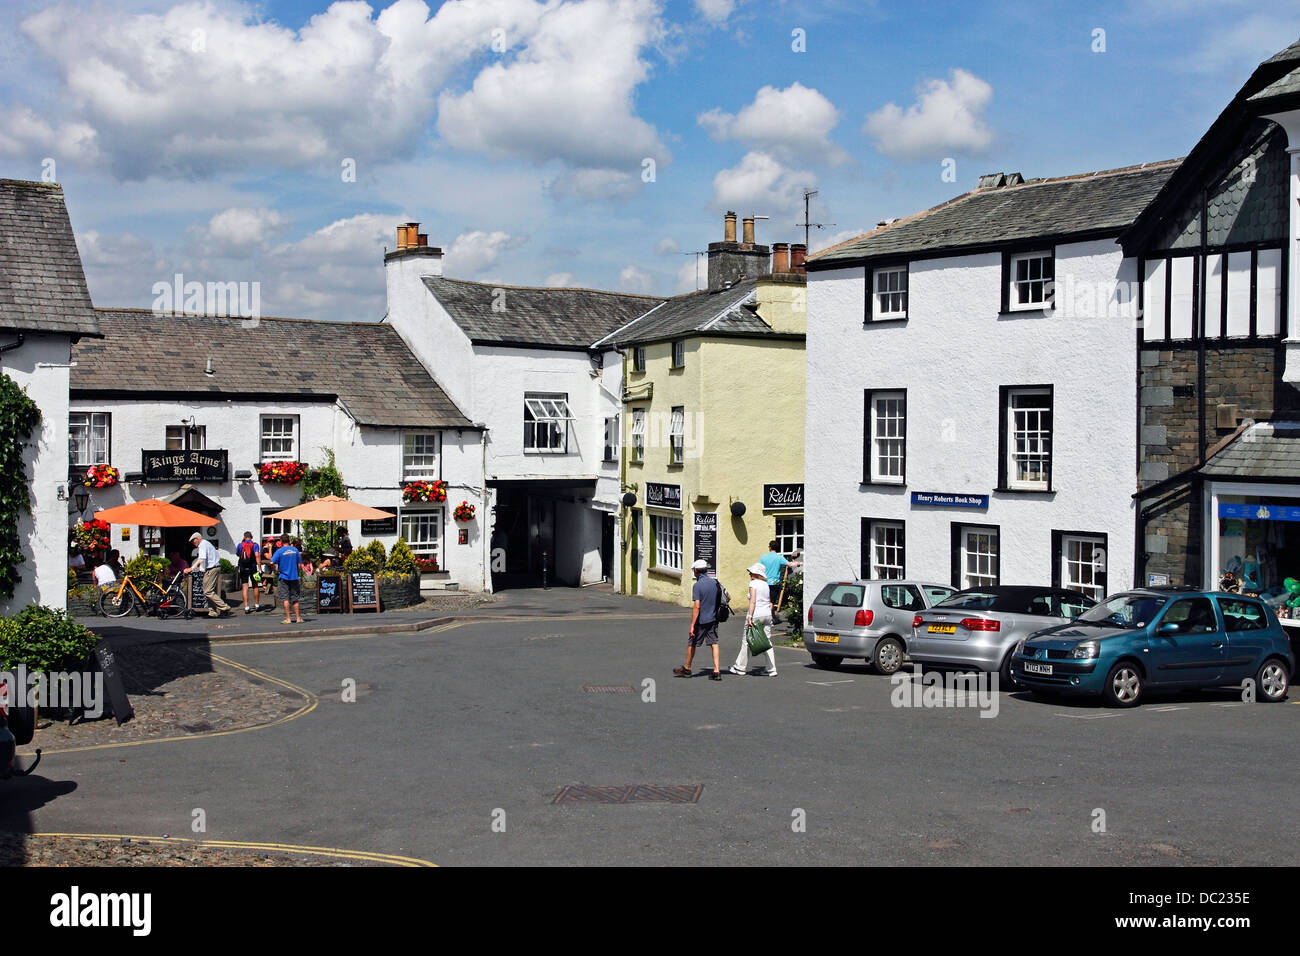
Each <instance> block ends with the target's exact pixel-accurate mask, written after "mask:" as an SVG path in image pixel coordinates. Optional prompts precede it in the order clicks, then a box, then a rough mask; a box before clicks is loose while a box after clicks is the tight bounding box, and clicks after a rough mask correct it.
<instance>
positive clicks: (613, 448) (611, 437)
mask: <svg viewBox="0 0 1300 956" xmlns="http://www.w3.org/2000/svg"><path fill="white" fill-rule="evenodd" d="M603 460H604V461H618V416H617V415H615V416H614V417H613V418H607V419H605V457H604V459H603Z"/></svg>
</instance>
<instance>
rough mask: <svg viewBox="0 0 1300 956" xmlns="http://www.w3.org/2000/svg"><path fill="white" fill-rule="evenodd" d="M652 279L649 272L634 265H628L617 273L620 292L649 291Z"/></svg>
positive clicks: (652, 282)
mask: <svg viewBox="0 0 1300 956" xmlns="http://www.w3.org/2000/svg"><path fill="white" fill-rule="evenodd" d="M653 284H654V280H653V279H651V277H650V273H648V272H643V271H642V270H640V269H638V268H637V267H636V266H632V265H629V266H628V267H627V268H625V269H624V270H623V271H622V272H620V273H619V274H618V288H619V291H620V292H640V293H647V294H648V293H649V292H650V289H651V287H652V286H653Z"/></svg>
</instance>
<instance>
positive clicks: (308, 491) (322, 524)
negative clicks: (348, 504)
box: [301, 448, 348, 561]
mask: <svg viewBox="0 0 1300 956" xmlns="http://www.w3.org/2000/svg"><path fill="white" fill-rule="evenodd" d="M326 495H338V496H339V497H340V498H346V497H347V496H348V489H347V485H346V484H344V482H343V475H342V474H340V472H339V469H338V465H337V464H336V462H335V460H334V449H333V448H326V449H325V463H324V464H323V465H321V466H320V467H319V468H312V469H310V470H309V471H308V472H307V476H306V477H305V478H303V480H302V499H301V500H302V501H314V500H315V499H317V498H324V497H325V496H326ZM332 528H333V526H332V525H331V524H330V523H329V522H327V521H304V522H303V523H302V546H303V550H304V551H306V552H307V556H308V557H309V558H311V559H312V561H319V560H320V556H321V553H322V552H323V551H324V550H325V549H326V548H328V547H329V546H330V545H331V544H332V543H333V536H332Z"/></svg>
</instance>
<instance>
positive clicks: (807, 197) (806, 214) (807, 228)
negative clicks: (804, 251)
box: [795, 189, 839, 247]
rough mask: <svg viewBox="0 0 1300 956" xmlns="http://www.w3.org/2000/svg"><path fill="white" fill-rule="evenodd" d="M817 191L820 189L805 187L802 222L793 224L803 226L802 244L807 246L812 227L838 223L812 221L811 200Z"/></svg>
mask: <svg viewBox="0 0 1300 956" xmlns="http://www.w3.org/2000/svg"><path fill="white" fill-rule="evenodd" d="M819 192H821V190H819V189H805V190H804V191H803V222H796V223H795V225H796V226H803V244H804V246H805V247H808V246H809V245H810V243H809V237H810V235H811V232H812V230H813V229H825V228H826V227H827V226H835V225H839V224H838V223H834V222H813V221H812V215H811V208H812V206H811V200H812V197H813V196H816V195H817V194H818V193H819Z"/></svg>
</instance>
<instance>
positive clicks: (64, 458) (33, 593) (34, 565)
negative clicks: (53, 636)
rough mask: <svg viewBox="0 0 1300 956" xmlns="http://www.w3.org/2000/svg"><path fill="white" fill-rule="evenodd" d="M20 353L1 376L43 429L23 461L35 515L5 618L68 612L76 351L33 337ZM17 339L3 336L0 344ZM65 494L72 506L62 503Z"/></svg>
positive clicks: (64, 340)
mask: <svg viewBox="0 0 1300 956" xmlns="http://www.w3.org/2000/svg"><path fill="white" fill-rule="evenodd" d="M25 335H26V337H25V339H24V342H23V344H22V346H21V347H19V348H17V349H14V350H12V351H7V352H4V353H3V354H0V371H2V372H3V373H4V374H5V375H8V376H9V377H10V378H11V379H13V380H14V381H15V382H16V383H18V385H19V386H20V387H22V388H24V389H26V390H27V394H28V395H29V396H31V398H32V400H33V401H35V402H36V404H37V406H38V407H39V408H40V410H41V419H42V423H41V427H40V430H39V432H35V433H33V435H32V436H31V438H30V439H29V442H30V444H29V446H28V447H27V449H26V451H25V453H24V455H23V461H24V467H25V469H26V472H27V481H28V487H29V489H30V492H31V509H32V510H31V514H30V515H23V516H21V517H20V518H19V520H18V539H19V542H20V543H21V547H22V550H23V555H24V557H25V558H26V561H25V562H24V563H23V565H22V566H21V567H19V568H18V574H19V576H20V577H21V578H22V580H21V581H19V582H18V585H17V587H16V588H15V589H14V596H13V598H11V599H10V600H9V601H0V615H5V614H11V613H14V612H16V611H19V610H21V609H22V608H23V607H24V606H25V605H27V604H30V603H33V602H35V603H37V604H44V605H45V606H46V607H53V608H60V609H62V608H66V607H67V606H68V512H69V511H71V510H72V509H73V505H72V504H71V501H70V499H71V498H72V488H71V487H70V486H69V484H68V375H69V370H68V369H69V361H70V356H71V345H70V341H69V339H68V336H66V335H45V334H41V333H35V332H28V333H26V334H25ZM16 340H17V334H16V333H11V332H7V331H6V332H4V333H3V334H0V344H5V345H8V344H10V343H12V342H14V341H16ZM60 491H62V492H63V493H64V494H65V496H66V498H67V499H69V500H62V501H61V500H59V493H60Z"/></svg>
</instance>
